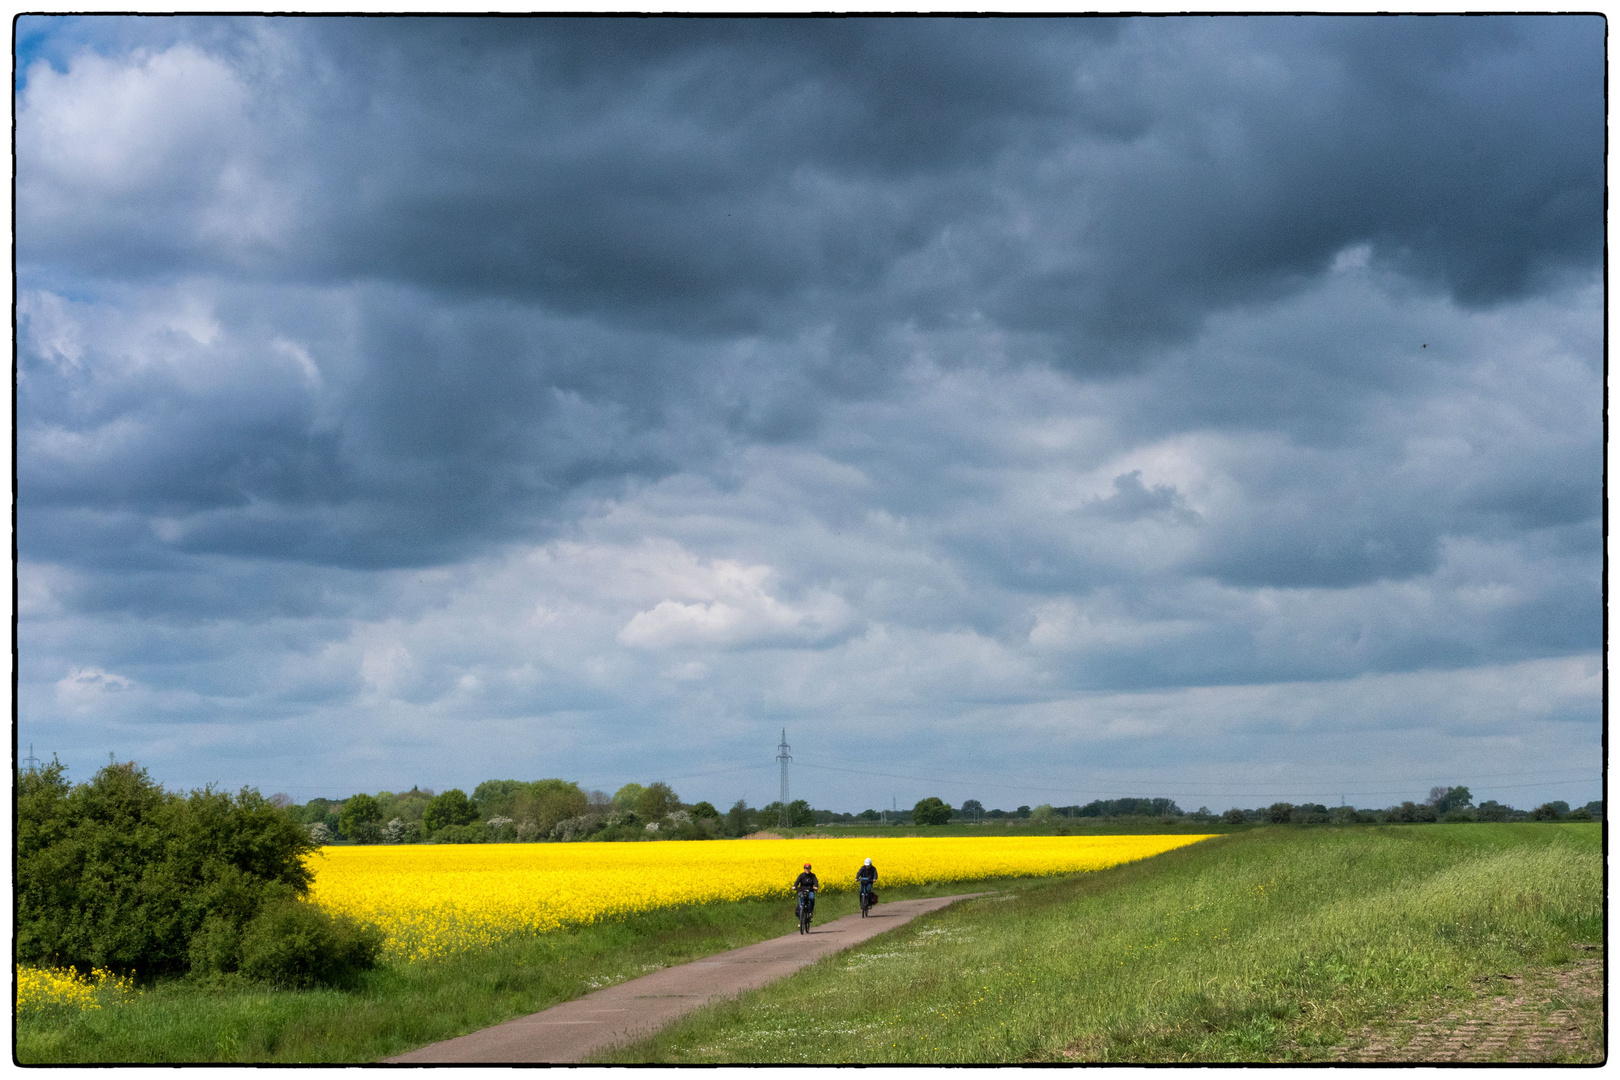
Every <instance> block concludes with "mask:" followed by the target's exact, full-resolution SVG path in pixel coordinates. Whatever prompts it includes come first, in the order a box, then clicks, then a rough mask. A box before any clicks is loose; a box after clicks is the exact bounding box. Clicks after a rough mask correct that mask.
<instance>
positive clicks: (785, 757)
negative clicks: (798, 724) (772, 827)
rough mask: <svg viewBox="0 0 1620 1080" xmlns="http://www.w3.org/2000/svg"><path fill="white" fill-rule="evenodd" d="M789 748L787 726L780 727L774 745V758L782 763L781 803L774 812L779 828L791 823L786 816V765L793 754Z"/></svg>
mask: <svg viewBox="0 0 1620 1080" xmlns="http://www.w3.org/2000/svg"><path fill="white" fill-rule="evenodd" d="M789 749H790V747H789V746H788V741H787V728H783V729H782V741H781V743H779V744H778V745H777V747H776V760H777V761H780V762H781V763H782V804H781V809H780V810H778V811H777V812H776V824H777V826H778V827H779V828H783V829H785V828H787V827H788V826H789V825H790V824H792V819H791V818H789V817H788V775H787V772H788V770H787V767H788V762H790V761H792V760H793V755H791V754H789V753H788V750H789Z"/></svg>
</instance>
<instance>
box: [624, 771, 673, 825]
mask: <svg viewBox="0 0 1620 1080" xmlns="http://www.w3.org/2000/svg"><path fill="white" fill-rule="evenodd" d="M615 798H617V796H615ZM680 805H681V800H680V798H679V796H677V795H676V794H675V792H674V789H672V788H671V787H670V786H669V785H668V784H666V783H664V782H663V781H662V780H660V781H658V782H657V783H652V784H648V785H647V786H646V787H645V788H642V790H641V794H639V795H637V796H636V805H635V811H636V817H638V818H640V819H641V820H642V821H662V820H663V819H664V818H665V817H667V816H668V815H669V814H670V812H671V811H674V810H678V809H679V808H680Z"/></svg>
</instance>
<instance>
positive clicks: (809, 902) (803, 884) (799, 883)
mask: <svg viewBox="0 0 1620 1080" xmlns="http://www.w3.org/2000/svg"><path fill="white" fill-rule="evenodd" d="M819 888H821V882H820V881H818V880H817V879H816V875H815V874H813V873H811V871H810V864H809V863H805V864H804V873H802V874H800V875H799V876H798V877H797V878H796V879H795V880H794V882H793V891H794V892H796V893H798V894H799V907H800V909H801V911H802V913H803V914H802V917H801V919H800V922H799V931H800V932H801V933H803V932H804V924H805V923H807V922H809V921H810V913H811V912H813V911H815V910H816V890H817V889H819Z"/></svg>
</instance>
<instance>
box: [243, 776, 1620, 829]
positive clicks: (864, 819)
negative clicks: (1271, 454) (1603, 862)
mask: <svg viewBox="0 0 1620 1080" xmlns="http://www.w3.org/2000/svg"><path fill="white" fill-rule="evenodd" d="M272 801H273V802H277V803H279V804H282V805H286V807H287V811H288V812H289V813H290V814H291V815H292V816H293V817H294V818H295V819H296V820H297V821H299V822H300V823H302V824H303V825H305V826H306V827H307V829H308V831H309V834H310V838H311V840H312V841H313V842H314V843H316V844H317V845H318V844H329V843H355V844H416V843H424V842H430V843H450V844H473V843H528V842H533V841H560V842H569V841H582V840H592V841H624V840H706V839H716V838H728V837H739V836H748V835H750V834H752V833H755V832H760V831H767V830H770V829H775V828H779V827H781V826H782V825H783V824H784V823H785V824H786V825H787V826H788V827H790V828H800V829H802V828H811V827H815V826H818V825H861V824H875V823H878V822H887V823H888V824H891V825H903V826H930V825H944V824H946V823H949V822H981V821H1006V820H1024V821H1029V822H1031V824H1034V825H1045V824H1050V823H1051V822H1053V821H1054V820H1058V819H1099V820H1101V819H1120V818H1130V819H1144V818H1150V819H1157V820H1160V821H1166V822H1168V821H1193V822H1216V821H1220V822H1225V823H1227V824H1234V825H1235V824H1272V825H1275V824H1304V825H1311V824H1353V823H1365V824H1372V823H1420V822H1442V821H1443V822H1458V821H1590V820H1596V819H1599V818H1601V817H1602V816H1603V803H1602V801H1601V800H1597V801H1594V802H1590V803H1588V804H1586V805H1585V806H1583V807H1577V808H1575V809H1571V808H1570V806H1569V804H1568V803H1565V802H1550V803H1543V804H1542V805H1540V806H1538V807H1536V808H1535V809H1534V810H1516V809H1514V808H1513V807H1511V806H1505V805H1503V804H1501V803H1498V802H1495V801H1492V800H1487V801H1485V802H1482V803H1480V804H1479V805H1477V806H1476V805H1475V804H1474V801H1473V797H1472V795H1471V794H1470V793H1469V790H1468V788H1467V787H1465V786H1462V785H1458V786H1455V787H1436V788H1434V789H1433V790H1431V791H1430V793H1429V798H1428V799H1427V800H1425V801H1424V802H1421V803H1415V802H1403V803H1401V804H1399V805H1398V806H1390V807H1386V808H1383V809H1358V808H1356V807H1354V806H1335V807H1328V806H1326V805H1324V804H1321V803H1300V804H1298V805H1296V804H1294V803H1288V802H1276V803H1272V804H1271V805H1269V806H1264V807H1257V808H1254V809H1239V808H1234V809H1231V810H1227V811H1226V812H1225V813H1223V814H1215V813H1212V812H1211V811H1210V810H1209V808H1208V807H1202V806H1201V807H1199V808H1198V809H1197V810H1194V811H1192V812H1190V813H1189V812H1187V811H1184V810H1182V809H1181V807H1179V806H1177V805H1176V802H1175V800H1173V799H1166V798H1123V799H1093V800H1092V801H1091V802H1088V803H1084V804H1079V803H1076V804H1072V805H1068V806H1053V805H1052V804H1050V803H1042V804H1041V805H1039V806H1035V807H1030V806H1019V807H1017V808H1015V809H1012V810H1002V809H986V808H985V806H984V804H983V803H982V802H980V801H979V800H977V799H967V800H964V801H963V803H962V805H961V806H958V807H952V806H951V805H950V804H949V803H946V802H945V801H944V800H943V799H940V798H939V797H937V796H928V797H926V798H924V799H921V800H919V801H918V802H917V803H916V804H914V805H913V806H911V807H910V808H907V809H901V810H887V811H880V810H872V809H867V810H863V811H861V812H860V813H859V814H850V813H835V812H834V811H831V810H817V809H815V808H813V807H812V806H811V805H810V803H809V802H807V801H805V800H804V799H795V800H793V801H792V802H790V803H788V804H787V807H786V811H785V813H784V810H783V807H782V804H781V803H780V802H771V803H767V804H765V805H764V806H761V807H758V808H755V807H752V806H749V805H748V804H747V802H746V801H745V800H742V799H739V800H737V802H736V803H735V804H733V805H732V807H731V808H730V809H729V810H727V811H726V812H724V813H721V812H720V811H719V810H717V809H716V808H715V807H714V806H713V805H712V804H710V803H708V802H697V803H685V802H682V801H681V799H680V797H679V796H678V795H677V794H676V793H675V791H674V789H673V788H671V787H670V786H669V785H668V784H666V783H663V782H661V781H655V782H653V783H651V784H647V785H642V784H636V783H631V784H626V785H624V786H623V787H621V788H619V790H618V791H616V792H614V793H613V795H611V796H609V795H608V794H606V793H605V792H601V791H586V790H584V789H583V788H581V787H580V786H579V784H577V783H575V782H574V781H570V780H560V779H556V778H550V779H545V780H534V781H527V782H525V781H521V780H486V781H484V782H483V783H481V784H479V785H478V786H477V787H476V788H474V789H473V792H472V794H471V795H468V794H466V793H465V792H463V791H462V790H461V789H459V788H451V789H450V790H448V791H444V792H439V793H435V792H434V791H433V789H431V788H418V787H413V788H411V790H409V791H406V792H400V793H397V794H396V793H394V792H391V791H380V792H377V793H376V794H375V795H371V794H358V795H352V796H350V797H349V798H347V799H311V800H309V801H308V802H307V803H304V804H303V805H299V806H295V805H290V800H288V799H287V798H286V797H285V796H274V797H273V799H272ZM784 819H785V822H784Z"/></svg>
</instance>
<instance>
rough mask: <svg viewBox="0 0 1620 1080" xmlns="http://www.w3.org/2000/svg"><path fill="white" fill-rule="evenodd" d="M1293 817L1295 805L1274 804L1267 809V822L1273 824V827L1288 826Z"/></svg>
mask: <svg viewBox="0 0 1620 1080" xmlns="http://www.w3.org/2000/svg"><path fill="white" fill-rule="evenodd" d="M1293 816H1294V804H1293V803H1286V802H1274V803H1272V804H1271V805H1270V806H1268V807H1266V820H1267V821H1269V822H1271V823H1272V824H1273V825H1283V824H1286V823H1287V822H1288V821H1289V820H1291V819H1292V818H1293Z"/></svg>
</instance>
